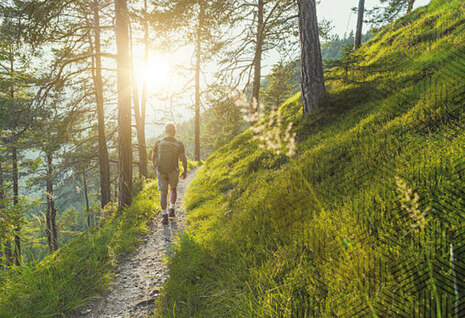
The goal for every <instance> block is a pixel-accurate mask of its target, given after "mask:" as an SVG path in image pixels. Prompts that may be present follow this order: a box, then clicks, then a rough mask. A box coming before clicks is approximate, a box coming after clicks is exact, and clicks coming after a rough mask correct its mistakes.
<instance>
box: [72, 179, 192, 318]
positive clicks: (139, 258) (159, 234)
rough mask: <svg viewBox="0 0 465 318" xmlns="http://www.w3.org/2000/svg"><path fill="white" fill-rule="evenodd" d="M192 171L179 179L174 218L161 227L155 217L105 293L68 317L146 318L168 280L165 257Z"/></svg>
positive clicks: (180, 225)
mask: <svg viewBox="0 0 465 318" xmlns="http://www.w3.org/2000/svg"><path fill="white" fill-rule="evenodd" d="M194 175H195V170H193V171H191V172H190V173H188V175H187V178H186V180H182V179H180V180H179V185H178V199H177V202H176V217H175V218H170V223H169V224H168V225H162V224H161V217H160V215H159V214H158V215H156V216H155V217H154V218H153V220H152V223H151V225H150V230H149V233H148V234H147V235H146V236H145V237H144V238H143V239H142V240H141V243H140V245H139V246H138V247H137V249H136V250H135V252H133V253H131V254H130V255H128V256H127V258H126V259H125V260H123V261H122V262H121V264H120V265H119V266H118V269H117V270H116V272H115V280H114V282H113V285H112V287H111V289H110V290H109V292H107V293H106V294H104V295H103V296H102V297H101V298H99V299H97V300H95V301H94V302H93V303H91V304H89V305H88V306H87V307H86V308H84V309H81V310H80V311H79V312H77V313H75V314H73V315H71V317H72V318H78V317H84V318H142V317H144V318H145V317H150V316H151V314H152V313H153V310H154V309H155V306H154V300H155V299H156V298H157V297H158V295H159V294H160V292H161V288H162V285H163V283H164V282H165V280H166V279H167V278H168V268H167V264H166V257H167V256H168V254H169V252H170V244H171V242H172V241H173V239H174V238H175V236H176V233H177V231H178V230H180V229H182V228H183V227H184V221H185V211H184V210H183V209H184V208H183V201H184V193H185V191H186V189H187V185H188V184H189V182H190V181H191V180H192V179H193V178H194Z"/></svg>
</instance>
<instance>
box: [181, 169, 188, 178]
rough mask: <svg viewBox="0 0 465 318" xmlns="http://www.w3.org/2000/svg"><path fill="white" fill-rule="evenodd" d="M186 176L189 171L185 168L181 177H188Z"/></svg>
mask: <svg viewBox="0 0 465 318" xmlns="http://www.w3.org/2000/svg"><path fill="white" fill-rule="evenodd" d="M186 177H187V171H185V170H184V171H183V172H182V174H181V178H182V179H186Z"/></svg>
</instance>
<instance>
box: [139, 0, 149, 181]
mask: <svg viewBox="0 0 465 318" xmlns="http://www.w3.org/2000/svg"><path fill="white" fill-rule="evenodd" d="M147 19H148V14H147V0H145V1H144V65H145V66H146V67H147V66H148V64H149V54H150V42H149V24H148V22H147ZM146 105H147V79H146V78H144V82H143V83H142V97H141V104H140V127H142V129H141V131H140V132H139V133H138V136H139V135H140V140H139V160H140V162H141V164H142V165H141V167H140V169H142V171H143V175H144V176H145V177H147V176H148V171H147V144H146V141H145V110H146Z"/></svg>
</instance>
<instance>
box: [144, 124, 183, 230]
mask: <svg viewBox="0 0 465 318" xmlns="http://www.w3.org/2000/svg"><path fill="white" fill-rule="evenodd" d="M165 135H166V137H165V138H163V139H161V140H158V141H157V142H156V143H155V147H154V148H153V156H152V161H153V167H154V168H155V172H156V174H157V178H158V190H160V205H161V216H162V223H163V224H168V216H169V217H172V218H174V217H175V214H174V204H175V203H176V197H177V190H176V188H177V186H178V181H179V166H178V164H179V159H181V161H182V166H183V168H184V171H183V173H182V174H181V178H183V179H186V176H187V159H186V154H185V151H184V145H183V143H182V142H181V141H179V140H177V139H176V138H174V136H175V135H176V127H175V126H174V124H171V123H169V124H166V126H165ZM168 185H169V188H170V208H169V214H168V213H166V206H167V200H166V199H167V197H168Z"/></svg>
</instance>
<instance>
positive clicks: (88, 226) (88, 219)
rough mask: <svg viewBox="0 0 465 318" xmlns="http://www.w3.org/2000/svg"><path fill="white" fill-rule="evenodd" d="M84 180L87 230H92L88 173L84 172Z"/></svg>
mask: <svg viewBox="0 0 465 318" xmlns="http://www.w3.org/2000/svg"><path fill="white" fill-rule="evenodd" d="M82 180H83V183H84V199H85V200H86V212H87V228H88V229H90V226H91V215H90V207H89V195H88V190H87V177H86V172H85V171H84V170H83V171H82Z"/></svg>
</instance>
